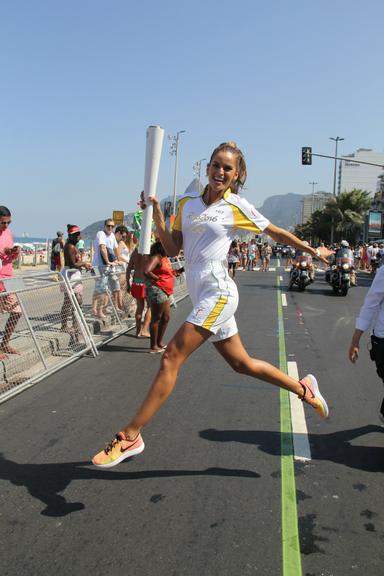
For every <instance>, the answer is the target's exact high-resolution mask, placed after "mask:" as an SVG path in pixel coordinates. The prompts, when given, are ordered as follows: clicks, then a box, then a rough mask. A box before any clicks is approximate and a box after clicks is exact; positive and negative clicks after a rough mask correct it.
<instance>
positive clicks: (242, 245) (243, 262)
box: [239, 242, 248, 272]
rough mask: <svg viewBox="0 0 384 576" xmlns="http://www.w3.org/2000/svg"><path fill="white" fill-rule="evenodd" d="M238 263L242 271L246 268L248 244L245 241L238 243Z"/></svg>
mask: <svg viewBox="0 0 384 576" xmlns="http://www.w3.org/2000/svg"><path fill="white" fill-rule="evenodd" d="M239 250H240V265H241V267H242V269H243V272H245V270H246V269H247V260H248V244H247V243H246V242H241V243H240V248H239Z"/></svg>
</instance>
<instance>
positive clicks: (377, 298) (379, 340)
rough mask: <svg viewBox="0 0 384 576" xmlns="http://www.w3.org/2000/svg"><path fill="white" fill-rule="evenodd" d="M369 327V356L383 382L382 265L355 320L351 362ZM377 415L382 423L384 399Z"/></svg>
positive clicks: (383, 420)
mask: <svg viewBox="0 0 384 576" xmlns="http://www.w3.org/2000/svg"><path fill="white" fill-rule="evenodd" d="M369 327H372V335H371V342H372V348H371V350H370V356H371V359H372V360H374V362H375V364H376V369H377V374H378V375H379V377H380V378H381V379H382V380H383V382H384V266H382V267H381V268H379V269H378V270H377V272H376V276H375V278H374V280H373V282H372V285H371V287H370V289H369V290H368V293H367V295H366V297H365V299H364V302H363V305H362V307H361V309H360V312H359V315H358V317H357V320H356V325H355V331H354V333H353V336H352V341H351V345H350V347H349V359H350V361H351V362H353V363H355V362H356V360H357V359H358V357H359V350H360V338H361V336H362V334H363V333H364V332H365V331H366V330H368V328H369ZM379 417H380V420H381V421H382V422H383V424H384V399H383V402H382V404H381V409H380V414H379Z"/></svg>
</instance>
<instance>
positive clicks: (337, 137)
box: [330, 136, 344, 196]
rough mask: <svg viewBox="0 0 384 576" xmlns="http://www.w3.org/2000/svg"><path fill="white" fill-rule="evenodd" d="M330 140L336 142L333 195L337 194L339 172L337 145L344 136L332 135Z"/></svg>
mask: <svg viewBox="0 0 384 576" xmlns="http://www.w3.org/2000/svg"><path fill="white" fill-rule="evenodd" d="M330 140H333V141H334V142H335V165H334V169H333V195H334V196H336V172H337V145H338V143H339V142H341V141H342V140H344V138H340V136H336V138H332V136H331V137H330Z"/></svg>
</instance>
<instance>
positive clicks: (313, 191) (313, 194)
mask: <svg viewBox="0 0 384 576" xmlns="http://www.w3.org/2000/svg"><path fill="white" fill-rule="evenodd" d="M309 184H311V185H312V208H311V216H312V214H313V204H314V200H315V186H317V184H318V182H309Z"/></svg>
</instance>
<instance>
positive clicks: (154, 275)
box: [144, 240, 184, 354]
mask: <svg viewBox="0 0 384 576" xmlns="http://www.w3.org/2000/svg"><path fill="white" fill-rule="evenodd" d="M183 272H184V268H180V269H179V270H172V264H171V263H170V261H169V259H168V258H167V255H166V253H165V250H164V248H163V245H162V244H161V242H160V241H159V240H158V241H156V242H155V243H154V244H152V246H151V252H150V258H149V260H148V263H147V265H146V267H145V268H144V276H145V278H146V287H147V297H148V301H149V304H150V306H151V324H150V326H149V332H150V335H151V348H150V350H149V352H150V353H151V354H158V353H161V352H164V350H165V348H166V346H165V345H164V342H163V338H164V334H165V331H166V329H167V326H168V322H169V318H170V315H171V307H170V296H171V295H172V294H173V286H174V276H178V275H179V274H182V273H183Z"/></svg>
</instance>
